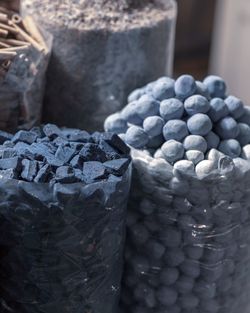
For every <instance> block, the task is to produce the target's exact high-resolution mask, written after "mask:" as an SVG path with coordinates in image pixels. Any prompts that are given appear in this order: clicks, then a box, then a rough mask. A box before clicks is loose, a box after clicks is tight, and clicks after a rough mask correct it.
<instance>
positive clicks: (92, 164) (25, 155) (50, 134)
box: [0, 124, 130, 184]
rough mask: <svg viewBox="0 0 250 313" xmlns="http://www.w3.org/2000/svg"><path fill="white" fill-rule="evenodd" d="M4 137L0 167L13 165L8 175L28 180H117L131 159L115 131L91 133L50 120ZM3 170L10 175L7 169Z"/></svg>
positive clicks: (84, 181) (37, 181)
mask: <svg viewBox="0 0 250 313" xmlns="http://www.w3.org/2000/svg"><path fill="white" fill-rule="evenodd" d="M1 136H2V137H1ZM1 138H3V143H2V145H0V170H7V169H13V171H14V172H15V175H11V173H10V175H9V176H11V177H12V176H13V177H15V178H16V179H19V180H24V181H28V182H32V181H34V182H36V183H51V184H54V183H56V182H60V183H62V184H69V183H75V182H82V183H84V184H90V183H93V182H97V181H102V180H108V181H110V182H114V183H115V182H118V181H119V180H120V179H121V178H120V177H121V176H123V174H124V173H125V172H126V171H127V168H128V166H129V163H130V157H129V151H130V150H129V148H128V147H127V146H126V144H125V143H124V142H123V141H122V140H121V139H120V137H118V136H117V135H116V134H112V133H99V132H95V133H94V134H92V135H90V134H89V133H87V132H85V131H82V130H77V129H66V128H64V129H60V128H58V127H57V126H56V125H53V124H47V125H45V126H43V127H41V128H40V127H35V128H33V129H31V130H30V131H23V130H21V131H19V132H17V133H16V134H15V135H14V136H12V135H9V134H7V133H4V132H2V133H0V139H1ZM5 139H6V140H5ZM4 140H5V141H4ZM2 174H3V175H4V176H5V177H8V173H7V172H3V173H2ZM116 178H117V179H116Z"/></svg>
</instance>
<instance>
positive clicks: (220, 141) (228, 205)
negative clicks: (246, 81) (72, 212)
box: [105, 75, 250, 313]
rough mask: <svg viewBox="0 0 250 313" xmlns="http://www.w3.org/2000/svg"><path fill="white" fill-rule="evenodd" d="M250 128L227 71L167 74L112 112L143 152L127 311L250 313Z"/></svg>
mask: <svg viewBox="0 0 250 313" xmlns="http://www.w3.org/2000/svg"><path fill="white" fill-rule="evenodd" d="M249 125H250V108H248V107H246V106H244V105H243V104H242V102H241V101H240V100H239V99H237V98H236V97H234V96H227V95H226V85H225V82H224V81H223V80H222V79H221V78H219V77H217V76H209V77H207V78H206V79H205V80H204V81H203V83H202V82H197V81H195V80H194V79H193V77H191V76H190V75H183V76H181V77H179V78H178V79H177V80H176V81H174V80H173V79H170V78H167V77H164V78H160V79H159V80H157V81H156V82H153V83H150V84H149V85H147V86H146V87H144V88H141V89H138V90H136V91H134V92H133V93H132V94H131V95H130V96H129V104H128V105H127V106H126V107H125V108H124V109H123V110H122V111H121V112H119V113H116V114H114V115H112V116H110V117H109V118H107V120H106V122H105V129H106V130H108V131H115V132H117V133H118V134H120V136H121V137H122V138H124V140H125V141H126V143H128V144H129V145H130V146H131V147H133V148H134V149H132V153H131V154H132V160H133V164H134V175H133V183H132V192H131V198H130V204H129V210H128V223H127V225H128V235H127V243H126V254H125V259H126V262H125V272H124V278H123V289H122V302H121V304H122V309H123V311H124V312H130V313H238V312H241V313H248V312H249V307H250V300H249V299H250V226H249V225H250V162H249V159H250V144H249V143H250V127H249Z"/></svg>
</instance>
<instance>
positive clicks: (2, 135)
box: [0, 130, 13, 144]
mask: <svg viewBox="0 0 250 313" xmlns="http://www.w3.org/2000/svg"><path fill="white" fill-rule="evenodd" d="M12 138H13V135H12V134H9V133H7V132H4V131H2V130H0V144H3V143H4V142H5V141H7V140H11V139H12Z"/></svg>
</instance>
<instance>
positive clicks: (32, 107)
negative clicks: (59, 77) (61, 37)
mask: <svg viewBox="0 0 250 313" xmlns="http://www.w3.org/2000/svg"><path fill="white" fill-rule="evenodd" d="M51 46H52V37H51V35H49V34H48V33H47V32H46V31H44V30H42V29H41V28H40V26H39V25H38V24H36V23H35V22H34V20H33V19H32V17H31V16H26V17H25V18H24V19H21V17H20V16H19V15H18V14H17V13H15V12H12V11H10V10H7V9H5V8H3V7H1V6H0V129H2V130H5V131H9V132H15V131H16V130H17V129H21V128H22V129H24V128H25V129H29V128H31V127H33V126H34V125H36V124H38V123H39V122H40V120H41V113H42V102H43V93H44V86H45V72H46V69H47V66H48V62H49V57H50V51H51Z"/></svg>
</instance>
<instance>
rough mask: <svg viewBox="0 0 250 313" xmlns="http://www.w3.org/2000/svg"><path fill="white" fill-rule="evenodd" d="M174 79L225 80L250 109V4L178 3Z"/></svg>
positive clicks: (226, 0) (228, 0)
mask: <svg viewBox="0 0 250 313" xmlns="http://www.w3.org/2000/svg"><path fill="white" fill-rule="evenodd" d="M177 2H178V19H177V28H176V49H175V65H174V76H178V75H180V74H182V73H185V72H186V73H187V72H188V73H191V74H192V75H194V76H195V77H196V78H198V79H202V78H204V76H205V75H207V74H208V73H213V74H217V75H220V76H222V77H223V78H224V79H225V80H226V82H227V85H228V90H229V92H230V93H232V94H234V95H236V96H238V97H239V98H241V99H242V100H243V101H244V102H245V104H249V105H250V62H249V59H250V42H249V38H250V1H246V0H237V1H235V0H217V1H216V0H202V1H200V0H188V1H186V0H177Z"/></svg>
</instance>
